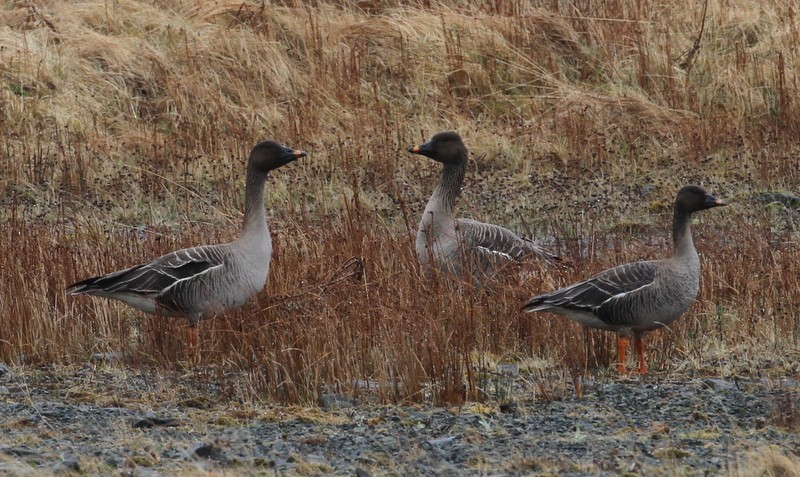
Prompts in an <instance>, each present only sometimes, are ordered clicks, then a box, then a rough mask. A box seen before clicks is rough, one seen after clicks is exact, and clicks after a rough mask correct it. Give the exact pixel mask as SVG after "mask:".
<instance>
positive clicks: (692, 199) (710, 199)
mask: <svg viewBox="0 0 800 477" xmlns="http://www.w3.org/2000/svg"><path fill="white" fill-rule="evenodd" d="M721 205H726V204H725V202H723V201H722V200H721V199H717V198H716V197H714V196H713V195H711V194H709V193H708V192H706V190H705V189H703V188H702V187H700V186H698V185H687V186H684V187H683V188H681V190H679V191H678V196H677V197H676V198H675V210H676V211H679V212H687V213H692V212H697V211H699V210H705V209H710V208H712V207H719V206H721Z"/></svg>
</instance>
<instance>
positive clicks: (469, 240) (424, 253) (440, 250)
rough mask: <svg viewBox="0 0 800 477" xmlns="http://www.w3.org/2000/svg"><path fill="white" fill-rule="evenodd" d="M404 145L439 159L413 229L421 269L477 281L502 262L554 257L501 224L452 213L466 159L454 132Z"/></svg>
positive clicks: (494, 269) (461, 181)
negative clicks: (439, 170) (434, 179)
mask: <svg viewBox="0 0 800 477" xmlns="http://www.w3.org/2000/svg"><path fill="white" fill-rule="evenodd" d="M407 150H408V152H410V153H412V154H419V155H422V156H425V157H428V158H430V159H433V160H434V161H437V162H440V163H442V174H441V178H440V179H439V184H438V185H437V186H436V189H435V190H434V191H433V195H431V197H430V199H429V200H428V204H427V205H426V206H425V212H423V214H422V220H420V223H419V229H418V231H417V242H416V247H415V248H416V252H417V257H418V259H419V261H420V264H421V265H422V266H423V269H425V270H426V271H427V272H430V271H431V270H432V269H437V270H439V271H442V272H446V273H449V274H451V275H453V276H455V277H457V278H460V279H462V280H467V281H472V282H474V283H482V282H483V281H484V280H485V279H486V278H488V277H490V276H491V275H492V274H493V273H495V272H496V271H497V270H499V269H500V268H501V267H502V266H503V265H505V264H507V263H510V262H514V261H518V260H520V259H522V258H523V257H526V256H536V257H538V258H540V259H543V260H546V261H551V260H557V259H558V258H557V257H556V256H555V255H552V254H550V253H549V252H547V251H545V250H544V249H542V248H540V247H539V246H537V245H536V244H535V243H533V242H532V241H531V240H528V239H525V238H522V237H519V236H517V235H516V234H515V233H514V232H512V231H510V230H508V229H507V228H505V227H501V226H499V225H494V224H486V223H483V222H478V221H477V220H471V219H463V218H456V217H455V216H454V215H453V208H454V207H455V203H456V199H457V198H458V196H459V194H460V193H461V184H462V183H463V182H464V174H465V173H466V170H467V163H468V156H467V147H466V146H465V145H464V141H463V140H462V139H461V136H459V135H458V133H455V132H453V131H448V132H440V133H438V134H436V135H434V136H433V137H432V138H431V140H430V141H428V142H426V143H425V144H421V145H414V146H411V147H409V148H408V149H407Z"/></svg>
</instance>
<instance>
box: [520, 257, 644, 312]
mask: <svg viewBox="0 0 800 477" xmlns="http://www.w3.org/2000/svg"><path fill="white" fill-rule="evenodd" d="M658 267H659V261H648V262H634V263H626V264H625V265H620V266H618V267H614V268H612V269H609V270H606V271H604V272H602V273H600V274H598V275H595V276H594V277H592V278H589V279H587V280H584V281H582V282H578V283H576V284H574V285H571V286H568V287H566V288H561V289H560V290H556V291H554V292H551V293H546V294H544V295H539V296H535V297H533V298H531V299H530V300H529V301H528V302H527V303H526V304H525V306H523V308H522V309H523V310H525V311H540V310H548V309H553V308H561V309H564V310H577V311H588V312H593V311H594V310H595V309H596V308H598V307H600V306H602V305H603V303H605V302H606V301H608V300H611V299H614V300H621V299H623V298H624V297H625V296H626V294H628V293H630V292H633V291H634V290H637V289H640V288H642V287H645V286H647V285H649V284H651V283H653V281H654V280H655V277H656V271H657V270H658Z"/></svg>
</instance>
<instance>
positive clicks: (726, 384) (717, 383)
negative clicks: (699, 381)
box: [703, 379, 736, 391]
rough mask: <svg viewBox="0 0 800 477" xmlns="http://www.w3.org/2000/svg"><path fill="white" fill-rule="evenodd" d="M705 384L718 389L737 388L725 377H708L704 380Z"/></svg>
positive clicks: (709, 387) (707, 386)
mask: <svg viewBox="0 0 800 477" xmlns="http://www.w3.org/2000/svg"><path fill="white" fill-rule="evenodd" d="M703 386H704V387H706V388H708V389H713V390H716V391H722V390H730V389H735V388H736V385H735V384H734V383H732V382H730V381H726V380H724V379H706V380H704V381H703Z"/></svg>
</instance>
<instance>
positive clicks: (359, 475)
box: [356, 467, 372, 477]
mask: <svg viewBox="0 0 800 477" xmlns="http://www.w3.org/2000/svg"><path fill="white" fill-rule="evenodd" d="M356 477H372V474H370V473H369V472H367V471H366V470H364V469H362V468H361V467H356Z"/></svg>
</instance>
